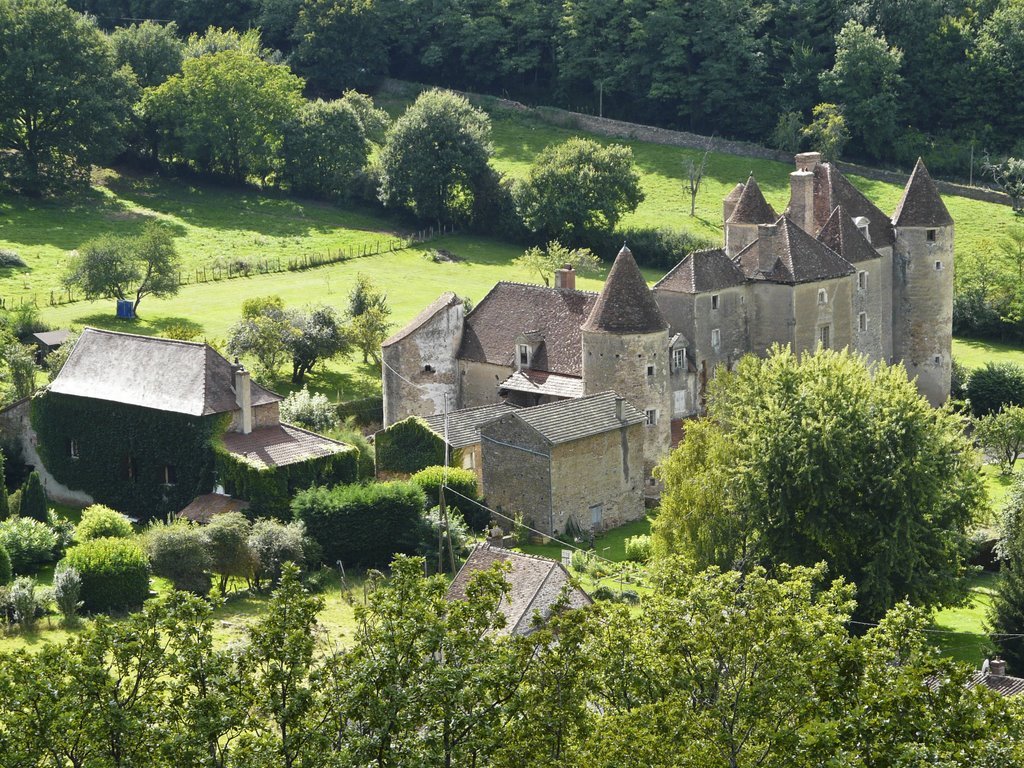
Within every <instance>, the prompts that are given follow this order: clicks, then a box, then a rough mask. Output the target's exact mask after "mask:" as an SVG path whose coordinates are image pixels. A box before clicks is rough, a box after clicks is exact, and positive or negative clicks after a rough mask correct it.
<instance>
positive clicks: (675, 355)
mask: <svg viewBox="0 0 1024 768" xmlns="http://www.w3.org/2000/svg"><path fill="white" fill-rule="evenodd" d="M685 365H686V349H685V348H683V349H673V350H672V370H673V371H679V370H682V368H683V366H685Z"/></svg>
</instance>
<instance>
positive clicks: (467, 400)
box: [458, 360, 513, 408]
mask: <svg viewBox="0 0 1024 768" xmlns="http://www.w3.org/2000/svg"><path fill="white" fill-rule="evenodd" d="M458 367H459V408H475V407H477V406H478V405H493V404H494V403H500V402H501V398H500V397H499V396H498V385H499V384H501V382H503V381H504V380H505V379H507V378H508V377H509V376H511V375H512V371H513V369H512V368H511V367H506V366H503V365H492V364H491V363H477V362H474V361H473V360H459V361H458Z"/></svg>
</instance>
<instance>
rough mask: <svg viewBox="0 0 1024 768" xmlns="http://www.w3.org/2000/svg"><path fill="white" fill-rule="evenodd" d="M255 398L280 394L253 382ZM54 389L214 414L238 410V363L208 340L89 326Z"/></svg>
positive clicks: (271, 400)
mask: <svg viewBox="0 0 1024 768" xmlns="http://www.w3.org/2000/svg"><path fill="white" fill-rule="evenodd" d="M251 386H252V404H253V405H254V406H257V405H266V404H267V403H274V402H277V401H279V400H280V399H281V396H280V395H277V394H274V393H273V392H271V391H270V390H268V389H264V388H263V387H261V386H260V385H259V384H256V383H255V382H253V383H252V384H251ZM49 390H50V391H51V392H56V393H58V394H62V395H74V396H76V397H91V398H93V399H96V400H107V401H111V402H115V403H124V404H126V405H136V406H139V407H141V408H153V409H155V410H158V411H169V412H172V413H183V414H188V415H190V416H208V415H210V414H214V413H230V412H231V411H234V410H237V408H238V404H237V403H236V401H235V368H234V366H232V365H231V363H229V362H228V361H227V360H226V359H224V358H223V357H222V356H221V355H219V354H218V353H217V352H215V351H214V350H213V348H212V347H210V346H209V345H208V344H197V343H195V342H192V341H177V340H175V339H161V338H157V337H155V336H136V335H134V334H130V333H116V332H114V331H101V330H97V329H96V328H86V329H85V330H84V331H82V335H81V336H79V337H78V341H77V342H76V343H75V347H74V349H72V350H71V354H70V355H68V359H67V362H65V363H64V367H63V368H61V371H60V373H59V374H58V375H57V378H55V379H54V380H53V382H52V383H51V384H50V386H49Z"/></svg>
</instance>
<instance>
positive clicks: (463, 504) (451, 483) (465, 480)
mask: <svg viewBox="0 0 1024 768" xmlns="http://www.w3.org/2000/svg"><path fill="white" fill-rule="evenodd" d="M443 480H444V467H427V468H426V469H421V470H420V471H419V472H417V473H416V474H415V475H413V476H412V477H410V478H409V481H410V482H413V483H416V485H418V486H419V487H420V488H422V489H423V493H425V494H426V496H427V506H428V507H436V506H437V504H438V491H439V489H440V488H441V483H442V481H443ZM448 487H449V488H451V489H452V490H453V491H455V493H448V494H446V496H445V501H446V503H447V504H448V508H449V509H450V510H455V511H456V512H458V513H459V514H460V515H462V519H463V520H465V521H466V524H467V525H468V526H469V527H470V528H472V529H473V530H474V531H482V530H483V529H484V528H485V527H486V526H487V523H488V522H490V519H491V518H490V513H489V512H488V511H487V510H486V509H485V508H484V507H482V506H480V505H479V504H474V503H473V502H472V501H468V500H466V499H465V498H463V497H464V496H468V497H469V498H470V499H474V500H477V501H479V500H480V494H479V491H478V489H477V482H476V473H475V472H473V471H472V470H469V469H462V468H461V467H449V468H448ZM457 494H461V495H457Z"/></svg>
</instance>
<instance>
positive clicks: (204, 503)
mask: <svg viewBox="0 0 1024 768" xmlns="http://www.w3.org/2000/svg"><path fill="white" fill-rule="evenodd" d="M248 508H249V502H247V501H242V500H241V499H235V498H232V497H231V496H225V495H224V494H223V493H204V494H203V495H202V496H196V497H195V498H194V499H193V500H192V503H191V504H189V505H188V506H187V507H185V508H184V509H183V510H181V512H179V513H178V517H181V518H184V519H185V520H191V521H192V522H193V523H200V524H205V523H208V522H210V520H212V519H213V518H214V516H215V515H223V514H224V513H225V512H244V511H245V510H247V509H248Z"/></svg>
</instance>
